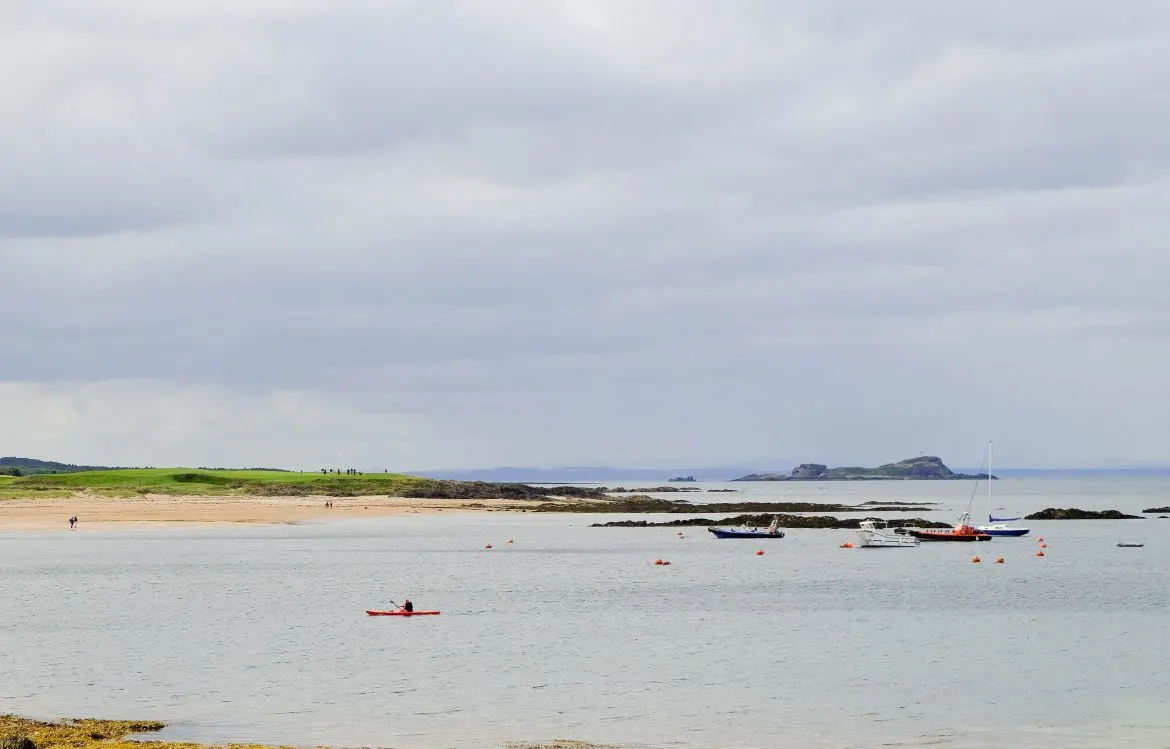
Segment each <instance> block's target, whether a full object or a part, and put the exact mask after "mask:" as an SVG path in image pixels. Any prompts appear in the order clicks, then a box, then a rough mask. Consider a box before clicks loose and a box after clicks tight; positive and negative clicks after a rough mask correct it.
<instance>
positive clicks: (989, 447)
mask: <svg viewBox="0 0 1170 749" xmlns="http://www.w3.org/2000/svg"><path fill="white" fill-rule="evenodd" d="M987 522H989V523H990V522H992V520H991V440H988V441H987Z"/></svg>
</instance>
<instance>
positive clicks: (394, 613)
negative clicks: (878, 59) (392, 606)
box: [366, 609, 440, 616]
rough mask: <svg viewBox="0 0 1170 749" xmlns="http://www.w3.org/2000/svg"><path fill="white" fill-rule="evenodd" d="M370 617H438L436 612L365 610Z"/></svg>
mask: <svg viewBox="0 0 1170 749" xmlns="http://www.w3.org/2000/svg"><path fill="white" fill-rule="evenodd" d="M366 613H367V614H369V615H370V616H438V615H439V613H440V612H438V611H370V610H369V609H367V610H366Z"/></svg>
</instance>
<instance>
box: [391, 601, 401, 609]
mask: <svg viewBox="0 0 1170 749" xmlns="http://www.w3.org/2000/svg"><path fill="white" fill-rule="evenodd" d="M390 603H394V601H390ZM394 608H396V609H400V608H402V607H401V606H399V605H398V604H397V603H394Z"/></svg>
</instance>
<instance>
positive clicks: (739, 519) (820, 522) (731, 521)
mask: <svg viewBox="0 0 1170 749" xmlns="http://www.w3.org/2000/svg"><path fill="white" fill-rule="evenodd" d="M777 517H778V518H780V527H781V528H829V529H835V530H849V529H856V528H857V527H858V525H859V524H860V523H861V521H862V520H867V519H868V520H880V518H844V519H842V518H835V517H831V516H829V515H786V514H782V513H776V514H760V515H735V516H734V517H728V518H721V519H719V520H713V519H711V518H683V519H681V520H667V521H664V522H661V523H652V522H650V521H648V520H614V521H612V522H609V523H594V524H593V525H591V526H589V527H590V528H675V527H700V528H710V527H713V526H740V525H746V526H748V527H756V528H767V527H768V525H769V524H770V523H771V522H772V519H773V518H777ZM889 524H890V527H891V528H950V527H951V526H950V525H949V524H947V523H936V522H933V521H930V520H923V519H922V518H904V519H898V520H890V521H889Z"/></svg>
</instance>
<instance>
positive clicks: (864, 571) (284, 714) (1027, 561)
mask: <svg viewBox="0 0 1170 749" xmlns="http://www.w3.org/2000/svg"><path fill="white" fill-rule="evenodd" d="M702 486H703V487H704V488H715V486H714V485H709V484H704V485H702ZM726 486H729V487H733V488H738V489H741V490H745V491H744V492H743V493H741V494H739V495H731V494H725V495H704V497H703V499H710V500H716V499H718V500H720V501H729V500H738V499H775V498H778V497H787V498H791V499H807V500H812V501H825V502H844V503H853V502H861V501H866V500H881V501H887V500H889V501H893V500H898V499H901V500H903V501H907V500H908V501H939V502H941V503H942V504H941V505H940V506H939V508H938V509H936V510H934V511H932V512H924V513H919V514H922V515H924V516H927V517H938V518H939V519H942V520H946V521H950V520H952V519H953V518H954V516H955V515H956V514H957V513H958V512H960V511H961V510H962V509H963V508H964V507H965V506H966V505H967V501H968V498H969V493H970V491H971V484H970V483H957V482H956V483H935V482H929V483H864V484H860V483H859V484H839V483H834V484H829V485H819V486H818V485H816V484H800V485H777V484H754V485H743V484H729V485H726ZM826 486H827V487H828V490H827V491H823V490H821V489H823V488H824V487H826ZM995 491H996V497H995V506H996V507H997V508H1000V507H1002V508H1004V509H1005V510H1006V511H1008V512H1014V513H1020V514H1023V513H1027V512H1032V511H1034V510H1037V509H1041V508H1043V507H1046V506H1076V507H1082V508H1096V509H1102V508H1116V509H1121V510H1125V511H1131V512H1135V511H1138V510H1141V509H1142V508H1144V507H1149V506H1153V505H1158V506H1160V505H1163V504H1167V503H1168V502H1170V481H1167V480H1164V479H1143V480H1103V479H1091V480H1076V481H1066V480H1059V481H1057V480H1043V479H1018V480H1004V481H1000V482H997V483H996V485H995ZM985 512H986V499H985V497H983V496H982V495H981V496H980V497H979V498H977V499H976V502H975V511H974V514H975V515H976V516H977V517H978V515H980V514H982V513H985ZM1135 514H1136V512H1135ZM603 519H609V518H598V517H597V516H563V515H557V516H552V515H535V514H503V513H499V514H495V513H483V514H474V515H448V516H443V515H438V516H434V517H423V516H417V515H414V516H408V517H403V518H387V519H380V520H367V521H358V522H354V521H334V522H329V523H323V524H311V525H300V526H271V527H239V528H236V527H232V528H216V529H152V530H145V529H140V530H96V529H87V528H86V527H85V526H84V519H83V525H82V528H81V530H80V531H77V532H73V533H70V532H68V531H65V532H59V533H45V534H0V570H2V577H0V674H2V676H0V712H15V713H19V714H25V715H32V716H38V717H63V716H81V715H87V716H99V717H111V718H123V717H127V718H151V719H160V720H164V721H167V722H168V723H170V726H169V727H168V729H166V731H165V735H166V736H169V737H173V738H183V739H193V740H199V741H229V740H234V741H243V740H248V741H257V742H266V743H275V742H279V743H291V744H301V745H313V744H329V745H333V746H394V747H402V748H404V749H442V748H446V747H485V746H500V745H502V744H503V743H505V742H508V741H514V740H536V741H543V740H551V739H553V738H576V739H583V740H588V741H595V742H605V743H610V742H612V743H617V744H622V745H625V746H632V747H684V748H691V747H695V748H703V749H707V748H710V749H714V748H715V747H719V748H735V747H818V746H824V747H828V746H833V747H872V746H877V745H883V744H884V745H892V746H907V747H911V746H924V745H931V746H946V747H956V748H965V747H993V746H994V747H1003V746H1029V747H1061V748H1062V749H1069V748H1070V747H1122V746H1124V747H1167V746H1170V696H1168V695H1170V668H1168V667H1167V666H1168V664H1170V637H1167V634H1166V633H1167V629H1168V625H1170V607H1168V596H1170V574H1168V571H1170V520H1158V519H1156V518H1151V519H1148V520H1140V521H1138V520H1135V521H1112V522H1097V521H1079V522H1078V521H1065V522H1047V523H1042V522H1033V523H1030V525H1031V526H1032V528H1033V536H1032V537H1025V538H1023V539H997V540H995V541H992V542H990V543H988V544H979V545H978V547H979V548H977V549H973V548H972V547H971V545H967V544H955V545H951V544H926V545H922V546H920V547H918V548H914V549H889V550H843V549H840V548H839V545H840V544H841V543H842V542H843V541H846V540H850V539H851V534H850V533H848V532H845V531H818V530H792V531H790V532H789V534H788V537H787V538H785V539H782V540H778V541H767V542H759V541H731V540H726V541H717V540H714V539H712V538H709V537H708V536H709V534H707V533H706V532H704V531H702V530H701V529H688V530H687V531H686V537H685V538H682V539H680V538H678V537H677V536H676V535H675V534H676V532H675V530H672V529H598V528H589V527H587V526H588V524H589V523H592V522H597V521H598V520H603ZM1035 536H1044V537H1045V539H1046V540H1047V542H1048V545H1049V546H1048V549H1047V550H1046V551H1047V553H1048V556H1046V557H1044V558H1037V557H1036V556H1034V555H1035V552H1036V549H1037V541H1036V540H1035ZM508 538H513V539H515V543H514V544H506V543H505V541H506V539H508ZM1118 541H1139V542H1144V543H1145V544H1146V546H1145V547H1144V548H1141V549H1121V548H1117V547H1116V543H1117V542H1118ZM488 543H491V544H493V546H494V548H493V549H492V550H490V551H488V550H485V549H484V545H485V544H488ZM757 548H763V549H764V550H765V552H766V554H765V555H764V556H756V555H755V554H754V552H755V551H756V549H757ZM976 552H978V553H979V554H980V555H981V556H982V557H983V558H984V560H985V563H983V564H972V563H971V562H970V558H971V556H972V554H973V553H976ZM995 556H1002V557H1004V558H1005V560H1006V563H1005V564H1003V565H995V564H990V563H988V562H990V561H991V560H992V558H994V557H995ZM659 557H661V558H664V559H668V560H670V561H671V562H672V565H671V566H669V567H656V566H654V565H653V564H652V562H653V561H654V559H656V558H659ZM403 595H409V596H410V597H411V598H412V599H413V600H414V602H415V603H416V605H417V606H418V607H419V608H439V609H442V611H443V614H442V616H438V617H421V618H416V619H410V620H401V619H391V618H371V617H367V616H366V615H365V613H364V610H365V609H366V608H370V607H385V606H389V605H390V603H389V601H390V599H393V600H396V601H401V598H402V596H403Z"/></svg>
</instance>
